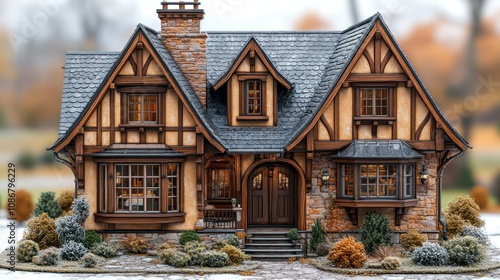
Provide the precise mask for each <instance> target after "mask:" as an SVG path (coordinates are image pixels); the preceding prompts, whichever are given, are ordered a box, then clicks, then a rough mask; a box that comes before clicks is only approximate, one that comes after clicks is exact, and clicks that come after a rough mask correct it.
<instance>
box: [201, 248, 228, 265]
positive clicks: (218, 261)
mask: <svg viewBox="0 0 500 280" xmlns="http://www.w3.org/2000/svg"><path fill="white" fill-rule="evenodd" d="M228 261H229V257H228V255H227V254H226V253H224V252H218V251H206V252H203V254H201V265H202V266H209V267H223V266H225V265H227V264H228Z"/></svg>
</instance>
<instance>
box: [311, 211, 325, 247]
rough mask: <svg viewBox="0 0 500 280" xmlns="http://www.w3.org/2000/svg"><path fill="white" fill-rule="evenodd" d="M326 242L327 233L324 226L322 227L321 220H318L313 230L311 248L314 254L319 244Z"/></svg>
mask: <svg viewBox="0 0 500 280" xmlns="http://www.w3.org/2000/svg"><path fill="white" fill-rule="evenodd" d="M322 242H325V231H324V229H323V225H321V221H320V219H316V221H315V222H314V225H313V226H312V228H311V241H310V243H309V244H310V246H311V250H312V251H313V252H316V248H317V247H318V244H319V243H322Z"/></svg>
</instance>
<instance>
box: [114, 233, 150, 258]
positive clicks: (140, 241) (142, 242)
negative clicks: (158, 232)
mask: <svg viewBox="0 0 500 280" xmlns="http://www.w3.org/2000/svg"><path fill="white" fill-rule="evenodd" d="M121 243H122V245H123V247H124V248H125V250H126V251H127V252H128V253H131V254H145V253H146V252H147V251H148V247H149V244H148V242H147V241H146V239H144V238H140V237H136V236H133V235H128V236H127V237H125V239H124V240H122V242H121Z"/></svg>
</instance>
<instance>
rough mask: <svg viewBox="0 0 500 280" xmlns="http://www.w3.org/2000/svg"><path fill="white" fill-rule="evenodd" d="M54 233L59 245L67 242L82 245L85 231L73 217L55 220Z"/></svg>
mask: <svg viewBox="0 0 500 280" xmlns="http://www.w3.org/2000/svg"><path fill="white" fill-rule="evenodd" d="M56 231H57V236H59V241H61V244H65V243H67V242H69V241H74V242H76V243H83V242H84V241H85V229H84V228H83V227H82V226H81V224H80V223H78V221H77V217H76V216H75V215H70V216H64V217H61V218H59V219H57V220H56Z"/></svg>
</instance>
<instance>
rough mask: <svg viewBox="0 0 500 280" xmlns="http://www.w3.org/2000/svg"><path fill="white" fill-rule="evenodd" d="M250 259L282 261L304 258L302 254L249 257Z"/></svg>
mask: <svg viewBox="0 0 500 280" xmlns="http://www.w3.org/2000/svg"><path fill="white" fill-rule="evenodd" d="M251 256H252V259H253V260H255V259H259V260H283V259H288V258H303V257H304V256H303V255H302V254H300V255H287V254H283V255H251Z"/></svg>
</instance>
